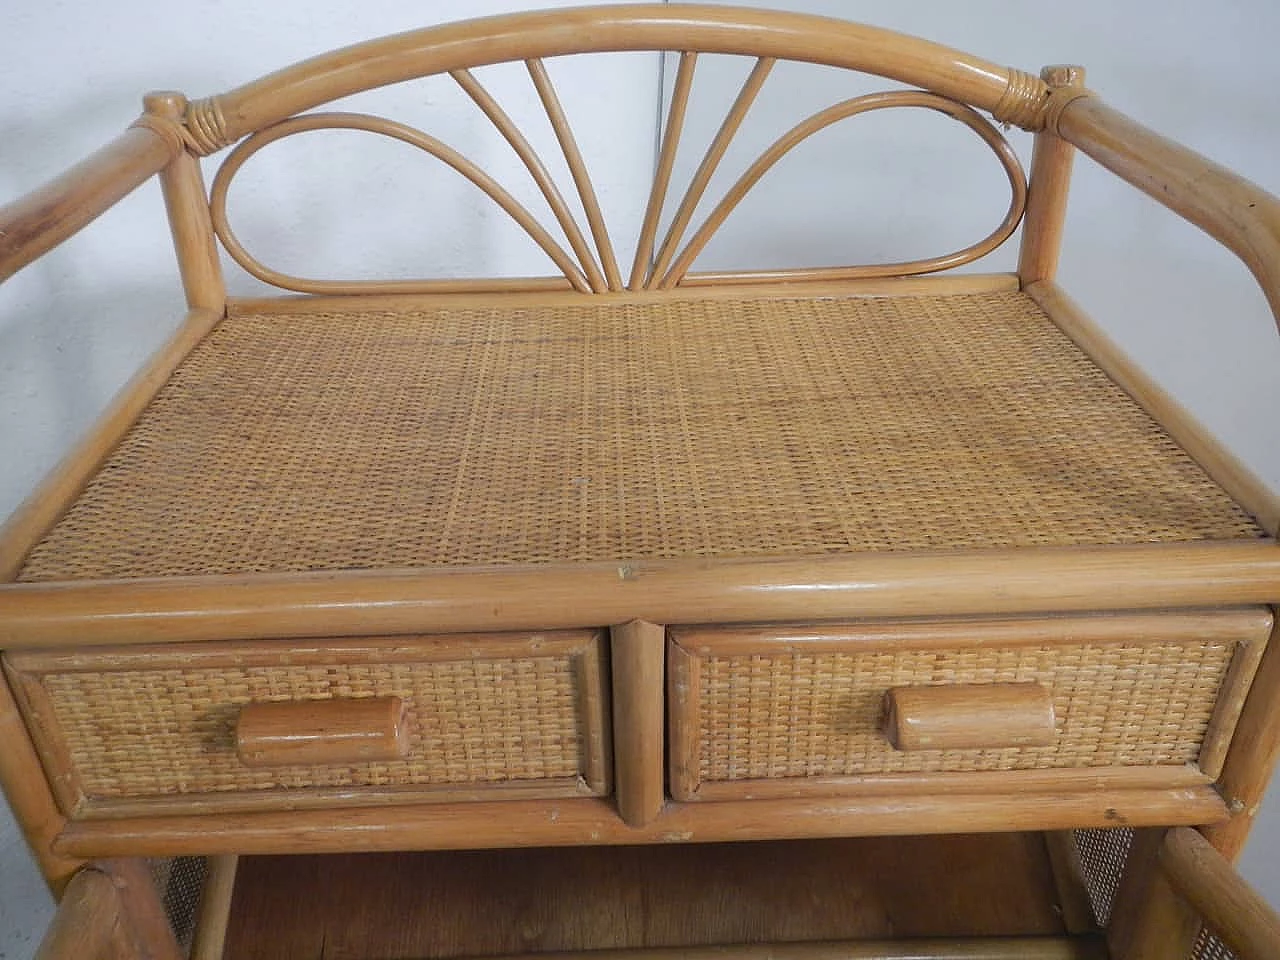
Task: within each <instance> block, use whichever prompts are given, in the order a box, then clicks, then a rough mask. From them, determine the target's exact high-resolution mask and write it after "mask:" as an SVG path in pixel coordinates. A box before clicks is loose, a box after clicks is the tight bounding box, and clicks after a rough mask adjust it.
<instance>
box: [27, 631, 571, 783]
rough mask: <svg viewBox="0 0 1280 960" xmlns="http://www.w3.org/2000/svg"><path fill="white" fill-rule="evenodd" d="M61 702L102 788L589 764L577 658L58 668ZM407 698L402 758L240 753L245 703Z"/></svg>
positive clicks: (506, 773)
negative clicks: (278, 760) (246, 758)
mask: <svg viewBox="0 0 1280 960" xmlns="http://www.w3.org/2000/svg"><path fill="white" fill-rule="evenodd" d="M42 683H43V686H44V689H45V691H46V692H47V695H48V697H49V699H50V701H51V703H52V708H53V712H54V714H55V716H56V722H57V728H58V731H59V734H60V736H61V738H62V740H63V742H64V743H65V747H66V750H67V752H68V754H69V756H70V759H71V765H72V767H73V768H74V770H75V772H76V776H77V778H78V780H79V782H80V786H81V789H82V790H83V792H84V794H85V795H86V796H88V797H90V798H93V799H114V798H144V797H155V796H174V795H186V794H204V793H224V792H238V791H265V790H273V789H299V788H307V787H361V786H391V787H395V786H423V785H445V784H483V783H500V782H507V781H537V780H555V779H562V778H563V779H567V778H573V777H576V776H579V775H580V774H581V773H582V772H583V762H584V740H585V736H586V734H585V730H584V716H583V714H584V710H583V702H582V701H583V694H582V691H581V690H580V688H579V687H580V685H579V683H578V682H577V679H576V666H575V661H574V659H573V658H572V657H571V656H557V657H521V658H503V659H493V660H460V661H440V662H388V663H376V662H352V663H328V664H289V663H285V662H282V663H280V664H279V665H274V666H245V667H220V668H216V669H213V668H210V669H193V668H185V669H184V668H178V667H174V668H172V669H150V670H143V669H130V670H114V671H85V672H67V673H51V674H49V675H47V676H45V677H44V678H43V681H42ZM386 696H398V697H401V698H403V699H404V701H405V703H406V713H407V729H408V730H409V731H410V744H409V749H408V753H407V755H406V757H405V759H404V760H399V761H394V762H379V763H362V764H358V765H353V766H336V765H335V766H290V767H272V768H266V769H263V768H251V767H246V766H245V765H243V764H242V763H241V762H240V761H239V759H238V758H237V756H236V750H235V722H236V718H237V716H238V714H239V710H240V707H241V706H242V705H244V704H246V703H250V702H259V701H277V700H289V701H298V700H313V699H329V698H332V697H344V698H354V699H358V698H363V697H386Z"/></svg>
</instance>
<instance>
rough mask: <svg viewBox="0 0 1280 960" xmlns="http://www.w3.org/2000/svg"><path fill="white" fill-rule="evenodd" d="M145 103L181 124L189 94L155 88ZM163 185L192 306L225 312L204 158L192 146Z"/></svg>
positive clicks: (163, 175) (179, 157)
mask: <svg viewBox="0 0 1280 960" xmlns="http://www.w3.org/2000/svg"><path fill="white" fill-rule="evenodd" d="M143 106H144V107H145V109H146V111H147V113H148V114H150V115H151V116H154V117H159V118H162V119H164V120H167V121H171V122H173V123H175V124H181V123H182V118H183V116H184V115H185V113H186V110H187V98H186V97H184V96H183V95H182V94H180V93H171V92H160V93H151V94H148V95H147V96H146V97H145V98H144V100H143ZM160 188H161V190H162V191H163V193H164V205H165V209H166V210H167V211H168V214H169V227H170V229H171V230H172V232H173V247H174V250H175V252H176V253H177V255H178V270H179V272H180V273H181V274H182V288H183V290H185V291H186V294H187V305H188V306H189V307H190V308H191V309H192V310H212V311H214V312H215V313H222V311H223V310H224V309H225V308H226V304H227V288H226V285H225V284H224V283H223V282H222V265H221V263H219V261H218V245H217V243H216V242H215V240H214V236H213V223H212V221H211V220H210V218H209V195H208V193H207V192H206V191H205V187H204V177H203V175H202V174H201V173H200V161H199V160H198V159H197V158H196V157H195V155H193V154H192V153H191V152H190V151H189V150H183V151H182V152H181V153H179V154H177V155H176V156H175V157H174V158H173V159H172V160H170V161H169V164H168V166H166V167H165V168H164V169H163V170H161V171H160Z"/></svg>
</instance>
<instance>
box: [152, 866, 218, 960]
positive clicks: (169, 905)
mask: <svg viewBox="0 0 1280 960" xmlns="http://www.w3.org/2000/svg"><path fill="white" fill-rule="evenodd" d="M148 863H149V865H150V867H151V875H152V877H154V878H155V881H156V887H157V889H158V890H159V892H160V900H161V902H162V903H163V904H164V912H165V916H166V917H168V919H169V926H170V927H171V928H172V929H173V935H174V938H175V939H176V940H177V941H178V946H179V947H180V948H181V949H182V952H183V955H184V956H189V955H190V953H191V946H192V940H193V938H194V937H195V932H196V914H197V912H198V911H199V909H200V898H201V896H202V895H203V893H204V881H205V877H206V876H207V874H208V867H209V863H208V861H207V860H206V859H205V858H204V857H166V858H162V859H156V860H150V861H148Z"/></svg>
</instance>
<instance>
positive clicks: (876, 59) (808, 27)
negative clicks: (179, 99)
mask: <svg viewBox="0 0 1280 960" xmlns="http://www.w3.org/2000/svg"><path fill="white" fill-rule="evenodd" d="M592 50H600V51H622V50H695V51H705V52H708V53H737V54H743V55H746V56H752V57H765V58H774V59H780V60H781V59H794V60H802V61H807V62H813V63H822V64H827V65H830V66H836V67H844V68H848V69H852V70H860V71H864V72H867V73H874V74H879V75H881V76H884V77H887V78H889V79H892V80H897V81H900V82H902V83H904V84H906V85H908V86H913V87H923V88H926V89H930V90H934V91H935V92H937V93H940V94H941V95H943V96H945V97H949V98H951V99H954V100H960V101H962V102H965V103H969V104H972V105H973V106H975V107H977V108H979V109H982V110H994V111H997V112H998V113H999V116H998V119H1011V120H1022V121H1027V122H1029V123H1031V124H1032V125H1035V124H1037V123H1039V121H1040V114H1041V112H1042V109H1043V101H1044V95H1045V88H1044V84H1043V83H1042V82H1040V81H1039V80H1037V79H1036V78H1034V77H1027V76H1026V75H1021V74H1018V73H1017V72H1016V71H1012V70H1009V69H1008V68H1006V67H1001V66H998V65H996V64H993V63H990V62H988V61H984V60H982V59H980V58H977V57H972V56H969V55H967V54H964V53H961V52H959V51H957V50H953V49H950V48H948V47H945V46H941V45H939V44H935V43H930V42H928V41H925V40H920V39H917V38H915V37H909V36H906V35H903V34H898V33H894V32H892V31H888V30H883V29H879V28H876V27H869V26H863V25H860V24H855V23H849V22H847V21H843V20H837V19H831V18H825V17H814V16H806V15H802V14H793V13H774V12H769V11H750V12H748V11H745V10H740V9H734V8H728V7H717V6H709V5H697V4H687V5H686V4H681V5H679V6H678V7H675V8H672V7H668V6H665V5H659V4H619V5H607V6H600V7H595V8H581V9H575V10H570V11H545V12H538V13H523V14H512V15H508V16H501V17H491V18H488V19H486V20H483V21H469V22H462V23H453V24H447V25H443V26H439V27H430V28H427V29H425V30H418V31H412V32H409V33H402V34H397V35H396V36H391V37H385V38H383V39H380V40H373V41H370V42H367V43H362V44H357V45H355V46H353V47H347V48H345V49H342V50H336V51H333V52H331V53H326V54H323V55H321V56H318V57H315V58H312V59H310V60H307V61H304V62H302V63H298V64H295V65H293V66H291V67H288V68H286V69H284V70H280V71H277V72H275V73H272V74H270V75H269V76H266V77H263V78H262V79H260V80H257V81H254V82H252V83H249V84H246V85H244V86H241V87H238V88H236V89H235V90H232V91H230V92H228V93H226V94H223V95H222V96H220V97H218V98H216V101H214V102H212V103H197V104H195V105H193V109H194V110H195V111H196V112H197V113H198V114H200V116H201V122H200V123H198V124H196V126H197V127H199V128H202V129H208V130H209V131H210V132H211V135H209V136H202V140H203V141H204V145H205V147H206V149H210V150H212V149H216V148H217V146H219V145H223V144H226V143H232V142H234V141H236V140H238V139H239V138H240V137H242V136H244V135H245V134H248V133H250V132H252V131H255V130H260V129H262V128H263V127H266V126H268V125H270V124H272V123H275V122H277V121H279V120H283V119H284V118H286V117H290V116H293V115H294V114H297V113H301V112H303V111H306V110H311V109H313V108H315V107H317V106H320V105H321V104H323V103H327V102H329V101H331V100H336V99H339V98H341V97H346V96H349V95H351V94H353V93H356V92H358V91H360V90H367V89H371V88H374V87H380V86H384V85H387V84H391V83H398V82H400V81H402V80H408V79H410V78H412V77H420V76H429V75H431V74H436V73H446V72H448V71H450V70H457V69H464V68H467V69H469V68H472V67H476V66H480V65H483V64H486V63H499V62H502V61H507V60H525V59H530V58H538V59H546V58H548V57H555V56H562V55H565V54H571V53H583V52H587V51H592ZM206 121H208V122H206Z"/></svg>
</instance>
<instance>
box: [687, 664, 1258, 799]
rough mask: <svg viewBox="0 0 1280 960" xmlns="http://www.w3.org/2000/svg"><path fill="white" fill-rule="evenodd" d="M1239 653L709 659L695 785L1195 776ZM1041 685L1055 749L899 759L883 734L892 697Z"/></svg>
mask: <svg viewBox="0 0 1280 960" xmlns="http://www.w3.org/2000/svg"><path fill="white" fill-rule="evenodd" d="M1234 651H1235V644H1233V643H1229V642H1203V643H1194V644H1192V643H1147V644H1141V645H1138V644H1123V645H1122V644H1114V645H1110V644H1091V643H1076V644H1061V645H1059V644H1055V645H1052V646H1034V647H1031V646H1027V647H1011V648H1007V649H990V648H986V647H966V648H961V649H955V650H934V649H929V650H902V651H885V652H880V653H857V652H851V653H848V654H836V653H831V654H806V653H800V652H797V653H790V654H784V655H780V656H763V655H754V656H746V655H744V656H728V657H708V658H706V659H705V660H704V661H703V662H702V665H701V670H700V677H701V680H700V691H701V696H700V699H699V702H698V717H699V726H700V738H701V742H700V745H699V778H700V780H703V781H707V780H720V781H725V780H757V779H776V778H783V777H819V776H851V775H860V774H877V773H925V772H938V771H954V772H970V771H978V770H1042V769H1048V768H1059V767H1100V766H1140V765H1152V764H1171V765H1182V764H1193V763H1195V762H1196V757H1197V755H1198V753H1199V750H1200V743H1201V741H1202V740H1203V739H1204V734H1205V730H1206V729H1207V728H1208V725H1209V720H1210V718H1211V717H1212V715H1213V710H1214V704H1215V701H1216V699H1217V696H1218V692H1219V690H1220V688H1221V686H1222V682H1223V679H1224V677H1225V675H1226V671H1227V667H1228V666H1229V664H1230V662H1231V657H1232V654H1233V653H1234ZM1027 681H1037V682H1039V683H1041V684H1042V685H1043V686H1045V687H1046V688H1048V689H1050V690H1052V691H1053V701H1054V709H1055V712H1056V716H1057V736H1056V737H1055V739H1054V743H1053V745H1052V746H1047V747H1018V748H1009V749H995V750H923V751H908V752H903V751H898V750H895V749H893V747H892V746H890V744H889V742H888V741H887V740H886V738H885V737H884V735H883V734H882V733H881V730H880V720H881V701H882V698H883V696H884V691H885V690H887V689H889V688H891V687H896V686H907V685H937V684H964V683H1004V682H1027Z"/></svg>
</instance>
